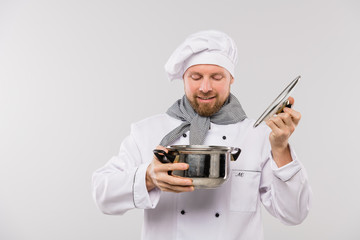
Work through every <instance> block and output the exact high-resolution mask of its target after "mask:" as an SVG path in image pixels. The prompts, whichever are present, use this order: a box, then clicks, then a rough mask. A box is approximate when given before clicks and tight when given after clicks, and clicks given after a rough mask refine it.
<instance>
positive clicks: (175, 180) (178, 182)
mask: <svg viewBox="0 0 360 240" xmlns="http://www.w3.org/2000/svg"><path fill="white" fill-rule="evenodd" d="M161 180H162V181H164V182H166V183H168V184H170V185H174V186H192V185H193V181H192V179H191V178H186V177H180V176H174V175H168V174H167V175H164V176H161Z"/></svg>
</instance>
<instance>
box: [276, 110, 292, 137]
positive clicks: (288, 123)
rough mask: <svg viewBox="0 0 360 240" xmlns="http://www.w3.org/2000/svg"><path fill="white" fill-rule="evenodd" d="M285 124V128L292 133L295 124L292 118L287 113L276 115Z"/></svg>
mask: <svg viewBox="0 0 360 240" xmlns="http://www.w3.org/2000/svg"><path fill="white" fill-rule="evenodd" d="M278 116H279V117H280V118H281V119H282V121H283V122H284V124H285V127H286V128H288V130H289V131H290V132H291V133H292V132H294V130H295V123H294V121H293V118H292V117H291V116H290V114H288V113H281V114H279V115H278Z"/></svg>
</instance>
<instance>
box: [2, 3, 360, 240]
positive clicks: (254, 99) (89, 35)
mask: <svg viewBox="0 0 360 240" xmlns="http://www.w3.org/2000/svg"><path fill="white" fill-rule="evenodd" d="M359 13H360V3H359V1H355V0H354V1H346V0H342V1H340V0H339V1H331V0H322V1H316V0H315V1H285V0H283V1H280V0H276V1H229V0H228V1H226V0H223V1H211V0H207V1H196V0H193V1H189V0H183V1H176V2H175V1H166V0H162V1H104V0H103V1H91V0H90V1H85V0H84V1H69V0H66V1H64V0H63V1H48V0H42V1H41V0H31V1H4V0H1V1H0V239H4V240H13V239H14V240H15V239H16V240H18V239H19V240H20V239H21V240H29V239H31V240H35V239H36V240H48V239H53V240H57V239H59V240H60V239H61V240H64V239H88V240H92V239H94V240H95V239H109V240H111V239H114V240H115V239H139V238H140V230H141V224H142V211H141V210H133V211H130V212H128V213H126V214H125V215H124V216H106V215H103V214H102V213H100V211H98V209H97V208H96V206H95V204H94V202H93V200H92V196H91V187H90V186H91V175H92V172H93V171H95V170H96V169H97V168H99V167H101V166H102V165H104V164H105V163H106V162H107V161H108V160H109V159H110V158H111V156H113V155H116V154H117V152H118V149H119V146H120V143H121V141H122V139H123V138H124V137H125V136H126V135H128V134H129V130H130V128H129V126H130V124H131V123H132V122H135V121H138V120H141V119H142V118H145V117H147V116H150V115H153V114H157V113H161V112H164V111H166V109H167V108H168V107H169V106H170V105H171V104H172V103H173V102H174V101H175V100H176V99H178V98H180V97H181V96H182V94H183V85H182V82H173V83H170V82H168V81H167V79H166V77H165V73H164V70H163V66H164V64H165V62H166V60H167V58H168V57H169V56H170V54H171V53H172V51H173V50H174V49H175V47H177V46H178V44H180V43H181V42H182V41H183V40H184V38H185V37H186V36H188V35H189V34H191V33H194V32H196V31H199V30H206V29H216V30H221V31H224V32H226V33H227V34H229V35H230V36H231V37H233V39H234V40H235V42H236V43H237V45H238V51H239V63H238V66H237V73H236V75H235V83H234V84H233V86H232V92H233V93H234V94H235V95H236V96H237V97H238V98H239V100H240V101H241V103H242V105H243V107H244V109H245V111H246V112H247V115H248V116H249V117H251V118H257V117H258V116H259V115H260V114H261V113H262V112H263V110H264V109H265V108H266V107H267V105H268V104H269V103H270V102H271V101H272V100H273V98H275V97H276V96H277V94H278V93H279V92H280V90H281V89H282V88H284V87H285V86H286V85H287V84H288V83H289V82H290V81H291V80H292V79H293V78H295V77H296V76H297V75H301V76H302V79H301V82H300V83H299V84H298V86H297V87H296V90H295V93H294V97H295V101H296V103H295V108H296V109H297V110H298V111H300V112H301V113H302V115H303V118H302V120H301V123H300V125H299V127H298V129H297V131H296V132H295V133H294V135H293V137H292V139H291V142H292V144H293V145H294V146H295V148H296V150H297V154H298V155H299V157H300V158H301V160H302V162H303V163H304V165H305V166H306V169H307V171H308V174H309V179H310V182H311V185H312V189H313V192H314V198H313V205H312V209H311V212H310V214H309V216H308V218H307V219H306V220H305V222H304V223H303V224H301V225H299V226H292V227H289V226H284V225H282V224H281V223H280V222H279V221H278V220H276V219H274V218H272V217H271V216H269V215H268V214H267V213H266V212H265V211H264V226H265V235H266V239H278V240H280V239H292V240H300V239H331V240H332V239H346V240H351V239H360V229H359V218H360V206H359V198H360V195H359V190H360V189H359V185H358V184H357V182H358V172H359V168H360V161H359V155H360V152H359V149H360V147H359V140H358V135H359V133H360V131H359V130H360V129H359V122H360V114H359V107H358V99H357V98H358V92H359V88H360V87H359V80H360V79H359V75H360V73H359V71H360V70H359V69H360V64H359V61H360V30H359V29H360V26H359V23H360V14H359ZM164 227H166V226H164Z"/></svg>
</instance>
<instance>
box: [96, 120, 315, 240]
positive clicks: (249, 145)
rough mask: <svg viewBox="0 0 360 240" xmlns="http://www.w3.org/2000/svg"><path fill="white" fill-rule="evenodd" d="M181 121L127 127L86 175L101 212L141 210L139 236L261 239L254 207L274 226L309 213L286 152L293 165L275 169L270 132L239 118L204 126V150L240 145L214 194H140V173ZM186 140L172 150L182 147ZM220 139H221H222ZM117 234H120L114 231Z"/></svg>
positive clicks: (303, 183) (301, 176)
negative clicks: (115, 149)
mask: <svg viewBox="0 0 360 240" xmlns="http://www.w3.org/2000/svg"><path fill="white" fill-rule="evenodd" d="M180 124H181V121H180V120H177V119H174V118H172V117H170V116H168V115H166V114H160V115H156V116H153V117H150V118H147V119H145V120H142V121H140V122H138V123H135V124H132V127H131V133H130V136H128V137H127V138H126V139H125V140H124V141H123V142H122V144H121V147H120V152H119V154H118V155H117V156H115V157H113V158H111V159H110V160H109V162H108V163H107V164H106V165H105V166H104V167H102V168H100V169H98V170H97V171H96V172H95V173H94V174H93V196H94V199H95V201H96V203H97V205H98V207H99V208H100V209H101V211H103V212H104V213H105V214H124V213H125V212H126V211H128V210H130V209H134V208H140V209H145V211H144V224H143V232H142V239H151V240H162V239H164V240H165V239H166V240H170V239H174V240H175V239H176V240H179V239H181V240H192V239H197V240H198V239H207V240H210V239H219V240H220V239H221V240H224V239H225V240H231V239H238V240H257V239H263V231H262V220H261V212H260V207H261V206H260V205H261V203H262V204H263V205H264V206H265V208H266V209H267V210H268V211H269V212H270V213H271V214H272V215H273V216H275V217H276V218H278V219H279V220H280V221H281V222H283V223H285V224H289V225H294V224H299V223H301V222H302V221H303V220H304V219H305V217H306V216H307V214H308V211H309V205H310V196H311V190H310V186H309V184H308V181H307V176H306V172H305V169H304V167H303V166H302V164H301V163H300V162H299V160H298V159H297V157H296V155H295V153H294V151H293V149H292V148H291V154H292V158H293V161H292V162H291V163H289V164H287V165H285V166H283V167H281V168H278V167H277V166H276V164H275V162H274V161H273V160H272V156H271V148H270V142H269V133H270V128H268V127H267V126H266V125H265V124H262V125H260V126H259V127H257V128H253V127H252V126H253V124H254V121H252V120H249V119H245V120H244V121H242V122H239V123H236V124H230V125H216V124H211V129H210V130H209V131H208V133H207V136H206V139H205V142H204V145H220V146H231V147H239V148H240V149H241V150H242V152H241V154H240V156H239V158H238V159H237V161H234V162H231V165H230V167H231V173H230V174H231V177H230V178H229V180H228V181H227V182H226V183H224V184H223V185H221V186H220V187H219V188H216V189H197V190H195V191H194V192H189V193H169V192H162V191H160V190H159V189H154V190H152V191H151V192H150V193H148V192H147V189H146V184H145V175H146V169H147V167H148V165H149V164H150V162H151V161H152V158H153V152H152V150H153V149H155V148H156V146H157V145H159V143H160V141H161V139H162V138H163V137H164V136H165V135H166V134H167V133H168V132H170V131H171V130H173V129H174V128H176V127H177V126H179V125H180ZM188 136H189V133H187V136H183V137H180V139H179V140H178V141H177V142H175V143H173V145H178V144H181V145H188V144H189V137H188ZM223 136H226V137H225V138H223ZM119 234H120V231H119Z"/></svg>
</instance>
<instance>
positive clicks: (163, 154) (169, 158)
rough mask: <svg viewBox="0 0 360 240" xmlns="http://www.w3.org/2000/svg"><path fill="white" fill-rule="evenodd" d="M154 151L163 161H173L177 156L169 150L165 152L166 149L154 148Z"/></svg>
mask: <svg viewBox="0 0 360 240" xmlns="http://www.w3.org/2000/svg"><path fill="white" fill-rule="evenodd" d="M153 153H154V154H155V156H156V157H157V159H159V161H160V162H162V163H172V162H174V160H175V157H176V156H173V155H170V154H168V153H167V152H165V151H164V150H160V149H154V150H153ZM165 157H166V158H165Z"/></svg>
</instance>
